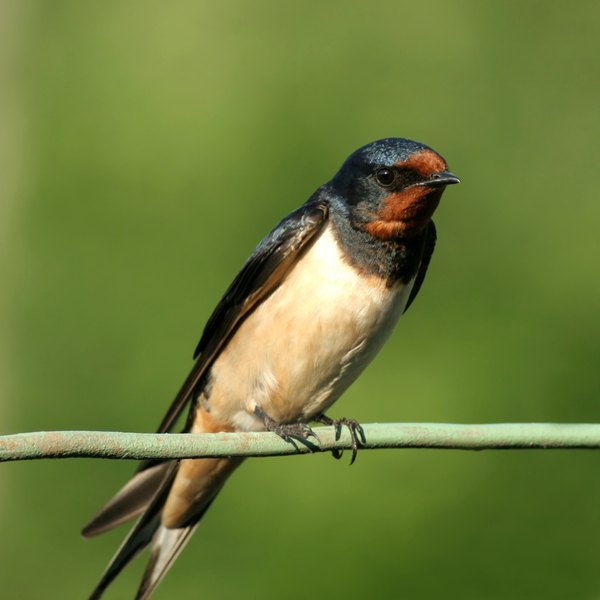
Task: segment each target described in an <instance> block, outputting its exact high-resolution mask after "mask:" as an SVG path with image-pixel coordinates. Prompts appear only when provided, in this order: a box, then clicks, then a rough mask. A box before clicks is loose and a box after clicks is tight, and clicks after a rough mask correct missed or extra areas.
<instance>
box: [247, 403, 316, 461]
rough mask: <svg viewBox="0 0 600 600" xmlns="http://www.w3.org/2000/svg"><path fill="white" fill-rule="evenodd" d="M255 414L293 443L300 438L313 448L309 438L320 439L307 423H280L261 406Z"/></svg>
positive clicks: (270, 429) (269, 429) (268, 427)
mask: <svg viewBox="0 0 600 600" xmlns="http://www.w3.org/2000/svg"><path fill="white" fill-rule="evenodd" d="M254 414H255V415H256V416H257V417H258V418H259V419H260V420H261V421H262V422H263V423H264V426H265V427H266V428H267V430H268V431H271V432H272V433H276V434H277V435H278V436H279V437H280V438H282V439H283V440H285V441H286V442H290V443H291V444H293V443H294V440H298V441H299V442H301V443H302V444H304V445H305V446H307V447H308V448H309V449H311V450H313V449H314V445H313V444H311V443H310V442H309V441H308V438H310V437H314V438H315V439H316V440H318V439H319V438H318V437H317V434H316V433H315V432H314V431H313V430H312V429H311V428H310V427H309V426H308V425H307V424H306V423H278V422H277V421H275V420H274V419H272V418H271V417H269V415H268V414H267V413H266V412H265V411H264V410H263V409H262V408H260V406H257V407H256V408H255V409H254Z"/></svg>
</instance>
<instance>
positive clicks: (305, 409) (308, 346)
mask: <svg viewBox="0 0 600 600" xmlns="http://www.w3.org/2000/svg"><path fill="white" fill-rule="evenodd" d="M456 183H460V180H459V178H458V177H457V176H456V175H454V174H453V173H452V172H451V171H449V170H448V165H447V163H446V161H445V160H444V158H442V156H441V155H440V154H438V153H437V152H436V151H435V150H433V149H432V148H430V147H429V146H426V145H425V144H422V143H419V142H415V141H412V140H408V139H405V138H399V137H390V138H385V139H380V140H377V141H374V142H371V143H369V144H367V145H365V146H362V147H361V148H359V149H358V150H356V151H355V152H353V153H352V154H351V155H350V156H349V157H348V158H347V159H346V160H345V161H344V162H343V164H342V166H341V168H340V169H339V170H338V171H337V173H336V174H335V175H334V177H333V178H332V179H331V180H330V181H328V182H327V183H325V184H324V185H322V186H321V187H319V188H318V189H317V190H316V191H315V192H314V193H313V194H312V196H310V198H309V199H308V200H307V201H306V202H305V203H304V204H302V205H301V206H300V207H299V208H298V209H296V210H294V211H293V212H291V213H290V214H289V215H288V216H286V217H285V218H284V219H283V220H282V221H281V222H280V223H279V224H278V225H277V226H276V227H275V228H274V229H273V230H272V231H271V232H270V233H269V234H268V235H267V236H266V237H265V238H264V239H263V240H262V241H261V242H260V243H259V244H258V246H257V247H256V249H255V250H254V251H253V253H252V254H251V256H250V257H249V258H248V260H247V261H246V263H245V264H244V265H243V267H242V269H241V270H240V272H239V274H238V275H237V276H236V277H235V279H234V280H233V282H232V283H231V285H230V286H229V288H228V289H227V290H226V291H225V294H224V295H223V297H222V299H221V300H220V302H219V303H218V304H217V306H216V308H215V310H214V312H213V313H212V315H211V316H210V318H209V319H208V321H207V323H206V325H205V328H204V331H203V333H202V336H201V338H200V342H199V343H198V345H197V347H196V350H195V352H194V360H195V363H194V366H193V368H192V370H191V373H190V374H189V376H188V377H187V378H186V380H185V381H184V383H183V385H182V386H181V388H180V390H179V392H178V393H177V395H176V396H175V398H174V400H173V402H172V404H171V406H170V408H169V409H168V411H167V413H166V415H165V416H164V418H163V420H162V421H161V423H160V425H159V427H158V432H160V433H164V432H169V431H172V430H173V429H174V427H175V426H176V424H177V422H178V419H179V418H180V417H182V416H183V415H184V414H185V411H186V410H187V418H186V420H185V425H184V428H183V431H184V432H188V433H208V432H211V433H214V432H239V431H272V432H275V433H277V434H278V435H279V436H281V437H282V438H284V439H285V440H288V441H293V440H308V438H309V437H310V436H311V435H312V434H313V432H312V429H311V428H310V423H312V422H321V423H325V424H329V425H332V426H335V427H341V426H343V425H346V426H348V427H349V429H350V432H351V435H352V449H353V456H352V459H353V460H354V458H355V457H356V450H357V447H358V441H357V435H358V433H359V432H360V425H359V424H358V423H357V422H356V421H354V420H352V419H346V418H342V419H332V418H330V417H328V416H327V415H326V411H327V410H328V409H329V408H330V407H331V405H332V404H333V403H334V402H335V401H336V400H337V399H338V398H339V396H340V395H341V394H342V393H343V392H344V391H345V390H346V388H348V386H349V385H350V384H351V383H352V382H353V381H354V380H355V379H356V378H357V377H358V375H359V374H360V373H361V372H362V371H363V369H364V368H365V367H366V366H367V364H368V363H369V362H370V361H371V360H372V359H373V357H374V356H375V355H376V354H377V352H378V351H379V350H380V348H381V347H382V345H383V343H384V342H385V341H386V339H387V338H388V337H389V335H390V334H391V331H392V329H393V328H394V326H395V324H396V322H397V321H398V319H399V317H400V316H401V315H402V314H403V313H405V312H406V311H407V309H408V308H409V307H410V306H411V304H412V303H413V301H414V300H415V298H416V296H417V294H418V293H419V290H420V289H421V286H422V284H423V280H424V278H425V274H426V272H427V268H428V265H429V262H430V259H431V256H432V254H433V251H434V247H435V242H436V229H435V225H434V223H433V220H432V216H433V213H434V211H435V210H436V208H437V206H438V204H439V202H440V198H441V196H442V193H443V192H444V190H445V188H446V186H447V185H450V184H456ZM242 462H243V458H240V457H237V458H200V459H183V460H164V461H160V460H152V461H145V462H142V463H141V465H140V466H139V468H138V469H137V471H136V473H135V474H134V476H133V477H132V478H131V479H130V480H129V481H128V482H127V483H126V484H125V486H124V487H123V488H121V490H120V491H119V492H117V494H116V495H115V496H114V497H113V498H112V499H111V500H109V502H108V503H107V504H106V505H105V506H104V507H103V508H102V509H101V510H100V512H99V513H98V514H97V515H96V516H95V517H94V518H92V520H91V521H90V522H89V523H88V524H87V525H86V526H85V527H84V528H83V530H82V535H83V536H84V537H92V536H95V535H97V534H100V533H103V532H105V531H107V530H109V529H112V528H113V527H115V526H117V525H119V524H121V523H123V522H125V521H128V520H130V519H133V518H134V517H138V520H137V522H136V523H135V525H134V526H133V527H132V529H131V530H130V532H129V534H128V535H127V537H126V538H125V540H124V541H123V543H122V544H121V546H120V548H119V549H118V550H117V552H116V554H115V556H114V557H113V559H112V560H111V561H110V563H109V565H108V567H107V568H106V570H105V571H104V574H103V575H102V577H101V579H100V581H99V583H98V584H97V586H96V588H95V589H94V590H93V592H92V594H91V596H90V600H94V599H97V598H100V596H101V595H102V594H103V592H104V591H105V590H106V588H107V586H108V585H109V584H110V583H111V582H112V581H113V580H114V578H115V577H116V576H117V575H118V574H119V573H120V572H121V570H122V569H123V568H124V567H125V566H126V565H127V564H128V563H129V562H130V561H131V560H132V559H133V558H134V557H135V556H136V555H137V554H138V553H139V552H141V551H142V550H143V549H144V548H146V547H147V546H150V558H149V560H148V563H147V566H146V569H145V572H144V575H143V577H142V580H141V583H140V585H139V588H138V590H137V593H136V596H135V598H136V599H137V600H146V599H147V598H149V597H150V596H151V594H152V593H153V592H154V590H155V589H156V587H157V586H158V584H159V583H160V582H161V580H162V579H163V577H164V576H165V574H166V572H167V570H168V569H169V567H170V566H171V565H172V563H173V561H174V560H175V559H176V558H177V556H178V555H179V553H180V552H181V550H182V549H183V547H184V546H185V544H186V543H187V542H188V540H189V539H190V536H191V535H192V534H193V532H194V531H195V529H196V527H197V526H198V523H199V521H200V520H201V518H202V517H203V516H204V514H205V513H206V511H207V510H208V508H209V507H210V505H211V504H212V502H213V500H214V499H215V498H216V496H217V494H218V493H219V491H220V490H221V489H222V487H223V485H224V484H225V482H226V480H227V479H228V477H229V476H230V475H231V474H232V473H233V471H235V470H236V469H237V467H239V466H240V464H241V463H242Z"/></svg>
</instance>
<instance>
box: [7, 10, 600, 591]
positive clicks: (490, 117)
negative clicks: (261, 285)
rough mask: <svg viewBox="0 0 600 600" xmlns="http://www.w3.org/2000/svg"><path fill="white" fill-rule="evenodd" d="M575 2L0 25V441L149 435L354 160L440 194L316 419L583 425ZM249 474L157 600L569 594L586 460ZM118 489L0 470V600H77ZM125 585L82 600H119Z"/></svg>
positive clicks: (590, 157) (528, 458) (81, 475)
mask: <svg viewBox="0 0 600 600" xmlns="http://www.w3.org/2000/svg"><path fill="white" fill-rule="evenodd" d="M599 20H600V4H599V3H598V2H595V1H589V2H586V1H578V2H570V3H558V2H552V3H550V2H542V1H535V2H534V1H525V2H523V1H519V2H517V1H511V2H502V3H500V2H495V3H492V2H490V3H484V2H479V1H476V0H472V1H469V0H464V1H459V2H456V1H454V2H444V1H442V0H431V1H430V2H427V3H422V4H421V5H419V4H418V3H414V2H412V3H409V2H398V1H397V0H396V1H394V2H384V1H372V2H330V1H323V0H320V1H315V0H312V1H305V2H303V3H296V4H292V3H278V2H264V1H255V2H252V3H250V2H241V1H232V2H225V3H220V4H218V3H214V2H212V3H209V2H192V1H191V0H176V1H173V2H151V1H146V2H142V1H141V0H135V1H129V2H82V1H79V0H77V1H75V0H72V1H67V0H56V1H53V2H44V1H33V0H27V1H23V0H12V1H11V0H3V1H2V2H1V3H0V130H1V131H2V137H1V139H0V161H1V164H0V168H1V172H2V176H1V178H0V180H1V181H0V185H1V186H2V192H1V196H0V199H1V204H0V238H1V245H0V266H1V269H2V271H1V281H2V292H1V294H0V308H1V311H0V315H1V316H0V319H1V320H0V325H1V327H2V334H1V339H0V343H1V346H0V394H1V395H0V403H1V404H0V423H1V430H2V431H3V432H17V431H32V430H33V431H34V430H44V429H46V430H52V429H106V430H122V431H127V430H137V431H151V430H153V429H154V427H155V426H156V425H157V423H158V421H159V420H160V418H161V416H162V413H163V410H164V409H165V407H166V405H167V404H168V402H169V401H170V399H171V397H172V396H173V394H174V392H175V391H176V390H177V388H178V386H179V384H180V383H181V380H182V379H183V377H184V376H185V375H186V373H187V371H188V369H189V368H190V366H191V352H192V350H193V348H194V346H195V343H196V342H197V340H198V337H199V335H200V332H201V329H202V326H203V324H204V322H205V320H206V318H207V317H208V315H209V314H210V311H211V309H212V307H213V306H214V305H215V303H216V302H217V301H218V299H219V298H220V295H221V293H222V292H223V291H224V289H225V287H226V286H227V285H228V283H229V282H230V280H231V278H232V277H233V276H234V275H235V274H236V272H237V270H238V268H239V267H240V266H241V264H242V262H243V261H244V260H245V258H246V256H247V255H248V253H249V252H250V251H251V249H252V248H253V247H254V245H255V244H256V243H257V242H258V240H259V239H260V238H261V237H262V236H263V235H264V234H265V233H266V232H267V231H268V230H269V229H270V228H271V227H272V226H273V225H274V224H275V223H276V222H277V221H278V220H279V219H280V218H281V217H283V216H284V215H285V214H287V213H288V212H289V211H290V210H291V209H293V208H294V207H296V206H297V205H299V204H300V203H301V202H303V201H304V200H305V199H306V198H307V197H308V196H309V195H310V194H311V192H312V191H313V190H314V189H315V188H316V187H318V186H319V185H320V184H321V183H323V182H324V181H325V180H327V179H328V178H329V177H330V176H331V175H332V174H333V173H334V172H335V170H336V169H337V168H338V167H339V165H340V164H341V162H342V160H343V159H344V158H345V157H346V156H347V155H348V154H349V153H350V152H351V151H352V150H354V149H355V148H356V147H358V146H360V145H362V144H364V143H367V142H369V141H371V140H373V139H376V138H379V137H385V136H404V137H409V138H413V139H417V140H420V141H423V142H425V143H427V144H430V145H432V146H433V147H434V148H436V149H437V150H438V151H439V152H441V153H442V154H443V155H444V156H445V157H446V158H447V159H448V161H449V163H450V166H451V168H452V169H453V170H454V171H455V172H456V173H457V174H458V175H460V177H461V178H462V180H463V184H462V185H461V186H459V187H453V188H451V189H449V190H448V191H447V193H446V195H445V197H444V199H443V203H442V205H441V206H440V208H439V210H438V212H437V216H436V222H437V226H438V234H439V242H438V247H437V252H436V254H435V256H434V259H433V263H432V266H431V267H430V271H429V274H428V279H427V281H426V283H425V286H424V288H423V291H422V293H421V295H420V297H419V300H418V301H417V302H416V304H415V306H414V307H413V308H412V309H411V310H410V312H409V313H408V314H407V316H406V318H404V319H403V320H402V321H401V324H400V326H399V328H398V330H397V331H396V333H395V335H394V336H393V338H392V339H391V341H390V342H389V343H388V345H387V347H386V348H385V350H384V352H383V353H382V355H381V356H380V357H379V358H378V359H377V360H376V361H375V362H374V363H373V365H372V366H371V367H370V368H369V369H368V370H367V372H366V373H365V374H364V376H363V377H362V378H361V379H360V380H359V381H358V382H357V383H356V384H355V385H354V386H353V387H352V389H351V390H350V391H348V392H347V393H346V395H345V396H344V398H343V399H342V400H341V401H340V402H339V403H338V405H337V406H336V407H335V409H334V411H333V413H332V414H334V415H347V416H351V417H355V418H357V419H359V420H360V421H363V422H373V421H442V422H443V421H448V422H503V421H563V422H594V421H595V422H598V421H599V420H600V410H599V399H600V369H599V357H600V314H599V309H600V269H599V267H598V259H599V258H600V242H599V235H598V219H599V218H600V194H599V193H598V190H597V183H596V179H597V177H598V165H599V164H600V163H599V159H600V152H599V145H598V134H599V130H600V128H599V125H600V118H599V106H600V71H599V67H598V58H599V55H600V54H599V53H600V41H599V39H600V26H599V23H600V21H599ZM345 463H346V461H345V460H344V461H342V462H336V461H333V460H331V458H330V457H329V456H326V455H318V456H312V457H302V458H300V457H298V458H280V459H279V458H278V459H265V460H254V461H250V462H248V463H247V464H246V465H245V466H244V467H243V468H242V469H241V470H240V471H239V472H238V473H237V474H236V475H235V476H234V477H233V479H232V480H231V481H230V483H229V484H228V486H227V487H226V489H225V491H224V492H223V494H222V496H221V497H220V498H219V500H218V502H216V503H215V505H214V507H213V509H212V510H211V511H210V513H209V515H208V517H207V518H206V519H205V521H204V522H203V523H202V526H201V528H200V529H199V531H198V533H197V534H196V536H195V538H194V539H193V541H192V542H191V544H190V546H189V547H188V549H187V550H186V551H185V552H184V554H183V555H182V556H181V558H180V559H179V560H178V562H177V564H176V565H175V567H174V568H173V569H172V571H171V573H170V574H169V576H168V577H167V579H166V580H165V582H164V583H163V584H162V586H161V587H160V588H159V591H158V593H157V594H156V598H157V599H161V598H162V599H167V598H182V599H184V598H259V597H260V598H274V599H275V598H277V599H278V600H286V599H292V598H294V599H295V598H305V597H311V598H342V597H343V598H346V599H352V598H366V597H396V598H397V597H401V598H407V599H408V598H411V599H412V598H417V599H428V598H457V599H482V598H483V599H487V598H489V599H504V598H514V599H520V598H523V599H526V598H577V599H579V598H582V599H592V598H596V599H597V598H600V570H599V566H598V564H599V563H598V560H599V551H600V515H599V513H600V476H599V468H598V467H599V466H600V464H599V463H600V455H599V454H598V453H593V452H576V451H572V452H540V451H536V452H485V453H466V452H450V451H439V452H432V451H423V450H421V451H418V450H414V451H386V452H363V453H362V454H361V455H360V457H359V459H358V461H357V463H356V465H355V466H353V467H352V468H351V469H349V468H348V467H347V465H346V464H345ZM132 469H133V465H132V464H131V463H127V462H121V463H119V462H112V461H94V460H72V461H48V462H37V463H35V462H31V463H15V464H5V465H2V466H1V468H0V486H1V489H2V493H1V494H0V539H1V540H2V541H1V543H0V595H1V596H2V597H3V598H16V599H24V600H29V599H38V598H61V599H62V598H69V599H70V598H83V597H85V595H86V593H88V592H89V591H90V589H91V588H92V587H93V585H94V584H95V581H96V580H97V578H98V577H99V575H100V573H101V571H102V570H103V568H104V566H105V564H106V562H107V561H108V559H109V558H110V556H111V555H112V553H113V551H114V550H115V548H116V546H117V545H118V544H119V541H120V539H121V538H122V536H123V535H124V530H123V529H121V530H118V531H116V532H113V533H111V534H108V535H106V536H104V537H101V538H99V539H97V540H94V541H83V540H82V539H81V538H80V537H79V529H80V527H81V525H82V524H83V523H84V522H85V521H86V519H87V518H88V517H90V516H91V514H92V513H94V512H95V510H96V509H97V508H98V507H99V506H100V504H101V503H102V502H103V501H104V500H106V499H107V498H108V496H109V495H110V494H111V493H112V492H113V491H114V490H116V489H117V488H118V486H119V485H120V484H122V483H123V482H124V480H125V479H126V478H127V477H128V475H129V474H130V473H131V471H132ZM142 562H143V561H138V562H137V564H135V566H134V567H133V568H130V569H128V570H127V571H126V572H125V573H124V574H123V575H122V577H121V578H119V580H118V581H117V582H116V584H115V585H114V588H111V590H110V592H111V593H109V594H107V598H115V599H116V598H130V597H132V596H133V590H134V588H135V587H136V585H137V581H138V579H139V577H140V570H141V568H142Z"/></svg>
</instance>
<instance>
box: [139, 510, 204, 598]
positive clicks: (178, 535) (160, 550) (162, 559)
mask: <svg viewBox="0 0 600 600" xmlns="http://www.w3.org/2000/svg"><path fill="white" fill-rule="evenodd" d="M197 526H198V521H196V523H194V524H193V525H189V526H186V527H181V528H179V529H167V528H166V527H164V526H163V525H161V526H160V527H159V528H158V529H157V531H156V533H155V535H154V540H153V542H152V554H151V555H150V560H149V561H148V565H147V566H146V571H145V572H144V576H143V578H142V582H141V583H140V587H139V589H138V592H137V595H136V597H135V599H136V600H148V598H150V596H151V595H152V593H153V592H154V590H155V589H156V587H157V586H158V584H159V583H160V582H161V581H162V579H163V577H164V576H165V575H166V573H167V571H168V570H169V567H170V566H171V564H172V563H173V561H174V560H175V559H176V558H177V557H178V556H179V553H180V552H181V551H182V550H183V548H184V547H185V545H186V544H187V542H188V540H189V539H190V537H191V536H192V534H193V533H194V531H196V527H197Z"/></svg>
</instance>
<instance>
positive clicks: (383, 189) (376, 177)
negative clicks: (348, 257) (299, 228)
mask: <svg viewBox="0 0 600 600" xmlns="http://www.w3.org/2000/svg"><path fill="white" fill-rule="evenodd" d="M459 182H460V180H459V179H458V177H456V175H454V174H452V173H451V172H450V171H448V166H447V164H446V161H445V160H444V159H443V158H442V157H441V156H440V155H439V154H438V153H437V152H436V151H435V150H432V149H431V148H429V147H428V146H425V145H424V144H420V143H418V142H413V141H411V140H406V139H403V138H386V139H383V140H378V141H376V142H372V143H371V144H367V145H366V146H363V147H362V148H359V149H358V150H356V152H354V153H353V154H351V155H350V156H349V157H348V159H347V160H346V162H345V163H344V164H343V165H342V167H341V169H340V170H339V171H338V173H337V174H336V175H335V177H334V178H333V179H332V180H331V182H330V184H329V185H330V186H331V188H332V191H333V193H334V196H335V198H337V202H338V204H339V207H340V208H341V209H343V210H344V211H345V212H346V213H347V215H348V217H349V219H350V222H351V224H352V226H353V227H355V228H356V229H361V230H363V231H365V232H367V233H369V234H370V235H373V236H374V237H376V238H378V239H381V240H393V239H398V238H408V237H411V236H413V235H416V234H418V233H419V232H420V231H422V229H423V228H424V227H425V225H427V223H428V221H429V219H430V218H431V216H432V215H433V212H434V211H435V209H436V208H437V205H438V203H439V201H440V198H441V196H442V193H443V191H444V189H445V187H446V186H447V185H450V184H452V183H459Z"/></svg>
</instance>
